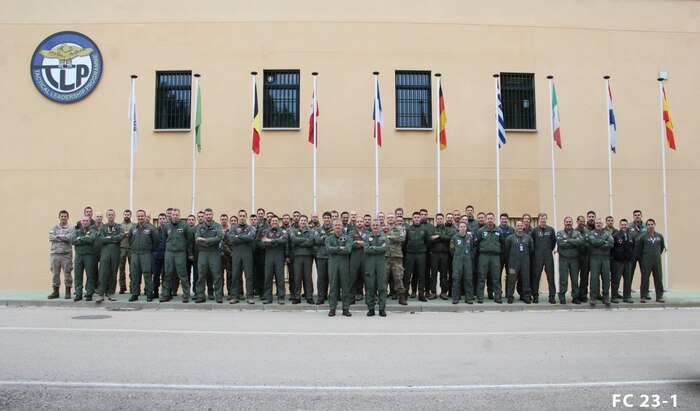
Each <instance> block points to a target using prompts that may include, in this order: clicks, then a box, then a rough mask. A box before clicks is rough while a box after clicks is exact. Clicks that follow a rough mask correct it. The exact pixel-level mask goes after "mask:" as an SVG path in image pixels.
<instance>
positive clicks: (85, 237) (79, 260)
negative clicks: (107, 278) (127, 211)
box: [71, 215, 97, 302]
mask: <svg viewBox="0 0 700 411" xmlns="http://www.w3.org/2000/svg"><path fill="white" fill-rule="evenodd" d="M96 236H97V235H96V233H95V230H94V229H92V228H91V227H90V217H89V216H87V215H84V216H83V218H82V219H81V220H80V228H78V229H75V230H73V234H72V236H71V244H73V246H74V247H75V264H74V266H75V282H74V284H75V298H74V299H73V301H76V302H77V301H81V300H82V299H83V271H85V277H86V278H85V279H86V287H85V289H86V291H87V295H90V296H91V295H92V294H93V293H94V292H95V270H94V268H95V261H94V253H95V237H96Z"/></svg>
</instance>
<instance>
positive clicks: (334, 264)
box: [325, 232, 352, 310]
mask: <svg viewBox="0 0 700 411" xmlns="http://www.w3.org/2000/svg"><path fill="white" fill-rule="evenodd" d="M325 245H326V251H327V252H328V256H329V259H328V282H329V292H328V305H329V306H330V309H331V310H335V309H336V307H337V306H338V291H340V292H341V300H342V303H343V310H346V309H349V308H350V278H349V273H348V271H349V270H350V260H349V259H348V255H350V251H351V250H352V237H350V236H349V235H347V234H344V233H342V232H341V233H340V236H336V235H335V233H331V234H330V235H327V236H326V240H325ZM341 247H342V248H341ZM338 283H340V284H338ZM339 286H340V287H339ZM339 288H340V290H339Z"/></svg>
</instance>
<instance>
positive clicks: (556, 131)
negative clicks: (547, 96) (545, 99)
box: [552, 82, 561, 148]
mask: <svg viewBox="0 0 700 411" xmlns="http://www.w3.org/2000/svg"><path fill="white" fill-rule="evenodd" d="M552 130H553V132H552V134H553V136H552V137H554V141H555V142H556V143H557V146H559V148H561V130H560V128H559V103H558V102H557V90H556V89H555V88H554V82H552Z"/></svg>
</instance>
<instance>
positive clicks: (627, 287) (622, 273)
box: [610, 218, 635, 303]
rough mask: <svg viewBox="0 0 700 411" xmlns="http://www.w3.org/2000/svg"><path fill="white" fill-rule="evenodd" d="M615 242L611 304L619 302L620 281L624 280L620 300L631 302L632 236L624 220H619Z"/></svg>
mask: <svg viewBox="0 0 700 411" xmlns="http://www.w3.org/2000/svg"><path fill="white" fill-rule="evenodd" d="M613 240H614V241H615V243H614V245H613V248H612V253H611V255H612V275H611V279H610V296H611V297H612V300H611V302H612V303H619V302H620V300H619V299H620V295H619V293H620V280H624V286H623V290H622V300H623V301H624V302H626V303H631V302H632V274H633V268H634V267H633V264H634V247H635V243H634V235H632V234H631V233H630V232H629V230H628V223H627V220H626V219H624V218H623V219H622V220H620V229H619V230H618V231H617V232H616V233H615V234H613Z"/></svg>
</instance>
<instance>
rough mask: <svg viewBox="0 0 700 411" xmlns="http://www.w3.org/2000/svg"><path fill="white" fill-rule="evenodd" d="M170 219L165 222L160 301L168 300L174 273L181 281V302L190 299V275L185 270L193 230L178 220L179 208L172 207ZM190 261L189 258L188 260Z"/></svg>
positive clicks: (190, 249) (190, 250)
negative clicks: (163, 272) (163, 267)
mask: <svg viewBox="0 0 700 411" xmlns="http://www.w3.org/2000/svg"><path fill="white" fill-rule="evenodd" d="M170 218H171V220H170V221H168V222H167V223H165V279H164V280H163V289H162V290H161V295H160V300H159V301H160V302H161V303H164V302H167V301H170V299H171V298H172V295H173V294H172V291H173V290H174V289H175V288H176V287H175V286H173V283H174V282H175V278H174V277H175V273H177V276H178V278H179V281H180V282H181V283H182V302H183V303H188V302H189V301H190V276H189V272H187V260H188V259H189V257H191V255H192V252H193V242H194V241H193V237H192V236H193V232H192V230H190V228H189V226H188V224H187V222H185V221H184V220H180V210H179V209H177V208H174V209H173V212H172V215H171V217H170ZM190 261H191V260H190Z"/></svg>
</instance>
